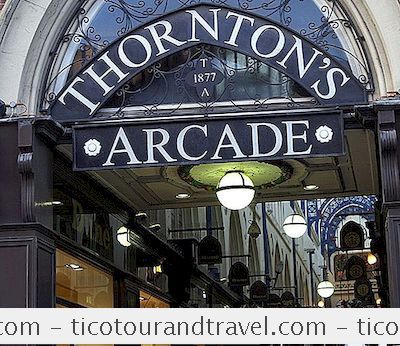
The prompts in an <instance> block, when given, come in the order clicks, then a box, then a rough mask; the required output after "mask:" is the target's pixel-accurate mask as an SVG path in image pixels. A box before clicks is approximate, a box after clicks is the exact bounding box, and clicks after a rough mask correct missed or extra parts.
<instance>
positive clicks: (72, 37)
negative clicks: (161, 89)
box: [44, 0, 371, 108]
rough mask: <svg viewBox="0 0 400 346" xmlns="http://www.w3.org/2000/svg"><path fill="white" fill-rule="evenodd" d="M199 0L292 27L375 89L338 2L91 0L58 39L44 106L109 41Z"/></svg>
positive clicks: (356, 40) (330, 0)
mask: <svg viewBox="0 0 400 346" xmlns="http://www.w3.org/2000/svg"><path fill="white" fill-rule="evenodd" d="M200 2H202V3H209V4H212V5H214V6H218V5H225V6H229V7H232V8H237V9H240V10H242V11H243V10H244V11H248V12H250V13H255V14H257V15H259V16H263V17H266V18H268V19H270V20H273V21H275V22H278V23H280V24H281V25H282V26H285V27H289V28H291V29H292V30H295V31H296V32H298V33H299V34H300V35H302V36H304V37H306V38H308V39H310V40H311V41H313V42H314V43H315V44H317V45H319V46H320V47H321V48H322V49H324V50H326V51H328V52H329V53H330V55H332V56H334V57H336V58H337V59H338V60H339V61H340V62H341V63H342V64H343V65H344V66H346V67H348V68H349V69H350V70H351V71H352V72H353V74H354V75H355V76H356V77H357V78H358V79H359V80H360V81H361V82H362V83H363V84H365V86H366V87H367V88H368V87H371V80H370V73H369V70H368V64H367V61H366V58H365V55H364V52H363V49H362V46H361V44H360V40H359V38H358V36H357V32H356V30H355V29H354V28H353V26H352V25H351V21H350V20H349V19H348V18H347V16H346V14H345V13H344V11H343V10H342V8H341V6H340V5H339V3H338V1H337V0H95V1H93V0H88V1H86V2H85V3H84V5H83V6H82V7H81V8H80V9H79V11H78V14H77V15H76V16H75V18H74V19H73V21H72V23H71V24H70V26H69V29H68V30H67V32H66V33H65V34H64V36H63V37H62V39H61V41H60V44H59V48H58V51H57V54H56V55H55V56H56V58H55V59H54V62H53V65H52V67H51V71H50V73H49V79H48V83H47V88H46V95H45V104H44V107H45V108H46V106H47V105H48V101H51V100H52V99H53V98H54V96H55V95H56V94H57V93H58V92H59V91H60V90H61V88H62V87H63V86H64V85H65V84H66V82H67V80H68V79H69V78H70V77H71V76H73V75H74V74H75V73H76V72H77V71H78V70H79V69H80V68H81V67H82V66H83V65H84V64H85V63H86V62H87V61H89V60H90V59H91V58H93V56H95V55H96V54H97V53H98V52H100V51H101V50H102V49H103V48H105V47H107V46H108V45H109V44H110V43H111V42H113V41H114V40H116V39H118V38H119V37H121V36H123V35H125V34H126V33H127V32H129V31H131V30H133V29H135V28H138V27H140V26H142V25H143V24H145V23H146V22H149V21H151V20H154V19H155V18H157V17H159V16H161V15H163V14H165V13H168V12H172V11H175V10H178V9H182V8H184V7H187V6H192V5H194V4H196V3H200Z"/></svg>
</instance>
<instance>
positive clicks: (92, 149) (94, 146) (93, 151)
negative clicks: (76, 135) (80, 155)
mask: <svg viewBox="0 0 400 346" xmlns="http://www.w3.org/2000/svg"><path fill="white" fill-rule="evenodd" d="M83 149H85V153H86V155H88V156H97V155H99V154H100V151H101V144H100V142H99V141H98V140H97V139H93V138H92V139H89V140H88V141H87V142H86V143H85V146H84V147H83Z"/></svg>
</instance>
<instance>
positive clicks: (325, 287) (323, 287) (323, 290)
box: [317, 281, 335, 298]
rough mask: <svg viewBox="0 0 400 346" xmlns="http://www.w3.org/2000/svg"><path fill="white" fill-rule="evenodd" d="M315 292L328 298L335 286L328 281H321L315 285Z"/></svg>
mask: <svg viewBox="0 0 400 346" xmlns="http://www.w3.org/2000/svg"><path fill="white" fill-rule="evenodd" d="M317 292H318V294H319V295H320V297H322V298H329V297H331V296H332V294H333V293H334V292H335V286H333V283H332V282H330V281H322V282H320V283H319V285H318V287H317Z"/></svg>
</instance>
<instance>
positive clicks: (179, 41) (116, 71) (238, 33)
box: [49, 4, 367, 122]
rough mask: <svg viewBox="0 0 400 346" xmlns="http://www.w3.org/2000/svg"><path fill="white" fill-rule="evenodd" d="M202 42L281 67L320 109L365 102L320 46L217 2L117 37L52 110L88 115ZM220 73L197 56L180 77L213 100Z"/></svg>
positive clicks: (63, 116) (65, 117) (58, 114)
mask: <svg viewBox="0 0 400 346" xmlns="http://www.w3.org/2000/svg"><path fill="white" fill-rule="evenodd" d="M200 44H206V45H211V46H218V47H222V48H225V49H229V50H233V51H236V52H239V53H242V54H245V55H247V56H249V57H252V58H254V59H256V60H258V61H260V62H263V63H265V64H267V65H269V66H271V67H272V68H274V69H276V70H278V71H280V72H282V73H283V74H285V75H286V76H288V77H289V78H291V79H292V80H294V81H296V82H297V83H298V84H299V85H301V86H302V87H303V88H304V89H305V90H306V91H307V92H308V93H309V94H310V95H312V96H313V97H315V99H316V100H317V101H318V103H319V104H321V105H324V106H327V105H328V106H333V105H335V106H337V105H355V104H362V103H366V102H367V93H366V90H365V88H364V87H363V85H362V84H361V83H360V82H359V81H358V80H357V78H355V76H354V75H353V74H352V73H351V72H350V71H348V70H347V68H345V67H343V66H342V65H341V64H340V63H338V62H337V61H336V59H335V58H334V57H332V56H330V55H329V54H328V53H327V52H326V51H324V50H323V49H321V47H318V46H316V45H315V44H314V43H312V42H311V41H309V40H308V39H307V38H305V37H301V36H300V35H299V34H298V33H295V32H294V31H291V30H290V29H288V28H287V27H283V26H281V25H279V24H277V23H275V22H272V21H270V20H267V19H265V18H262V17H259V16H257V15H254V14H250V13H247V12H243V11H240V10H233V9H230V8H227V7H223V6H210V5H205V4H199V5H196V6H193V7H187V8H184V9H181V10H179V11H176V12H173V13H170V14H166V15H164V16H162V17H160V18H158V19H156V20H154V21H152V22H150V23H148V24H146V25H143V26H142V27H140V28H138V29H135V30H133V31H131V32H129V33H127V34H126V35H124V36H123V37H121V38H119V39H118V40H116V41H115V42H113V43H112V44H111V45H109V46H108V47H107V48H106V49H104V50H103V51H102V52H101V53H100V54H99V55H98V56H96V57H95V58H94V59H93V60H92V61H91V62H89V63H88V64H87V65H86V66H84V67H83V68H82V69H81V71H80V72H79V73H78V74H77V75H75V76H74V77H72V79H71V80H70V81H69V82H68V83H67V84H66V85H65V87H64V88H63V89H62V90H61V91H60V93H59V94H58V95H57V97H56V98H55V100H54V101H53V103H52V105H51V107H50V110H49V111H50V114H51V115H52V117H53V118H54V119H55V120H57V121H60V122H68V121H69V122H71V121H77V120H85V119H86V120H87V119H90V118H92V117H94V116H95V115H96V113H97V111H98V110H99V109H100V108H101V107H102V106H103V105H104V104H105V103H106V102H107V100H108V99H109V98H110V97H111V96H112V95H113V94H114V93H116V92H117V91H118V90H119V89H120V88H121V87H122V86H123V85H124V84H125V83H126V82H128V81H129V80H132V78H133V77H135V76H136V75H137V74H139V73H140V72H142V71H143V70H145V69H147V68H148V67H149V66H151V65H153V64H155V63H157V62H158V61H160V60H161V59H163V58H165V57H167V56H170V55H172V54H174V53H177V52H179V51H182V50H185V49H188V48H190V47H193V46H197V45H200ZM221 78H222V76H221V75H220V74H218V72H215V71H213V70H212V69H210V67H209V66H207V61H206V60H203V61H202V60H201V59H200V63H199V64H198V66H197V67H196V69H195V70H194V71H193V73H191V74H189V75H188V76H187V80H186V82H187V83H188V84H189V85H191V86H193V87H195V88H196V90H197V92H198V94H199V96H200V98H201V99H202V100H203V101H205V102H206V101H208V100H209V99H210V98H212V90H211V89H212V88H211V87H210V86H212V85H215V84H217V83H218V82H219V81H220V80H221Z"/></svg>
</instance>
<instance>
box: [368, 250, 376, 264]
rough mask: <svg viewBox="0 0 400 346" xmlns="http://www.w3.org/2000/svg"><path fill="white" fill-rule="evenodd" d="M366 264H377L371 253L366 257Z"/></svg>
mask: <svg viewBox="0 0 400 346" xmlns="http://www.w3.org/2000/svg"><path fill="white" fill-rule="evenodd" d="M367 262H368V264H370V265H373V264H375V263H376V262H378V259H377V258H376V256H375V255H374V254H373V253H372V252H370V253H369V254H368V257H367Z"/></svg>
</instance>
